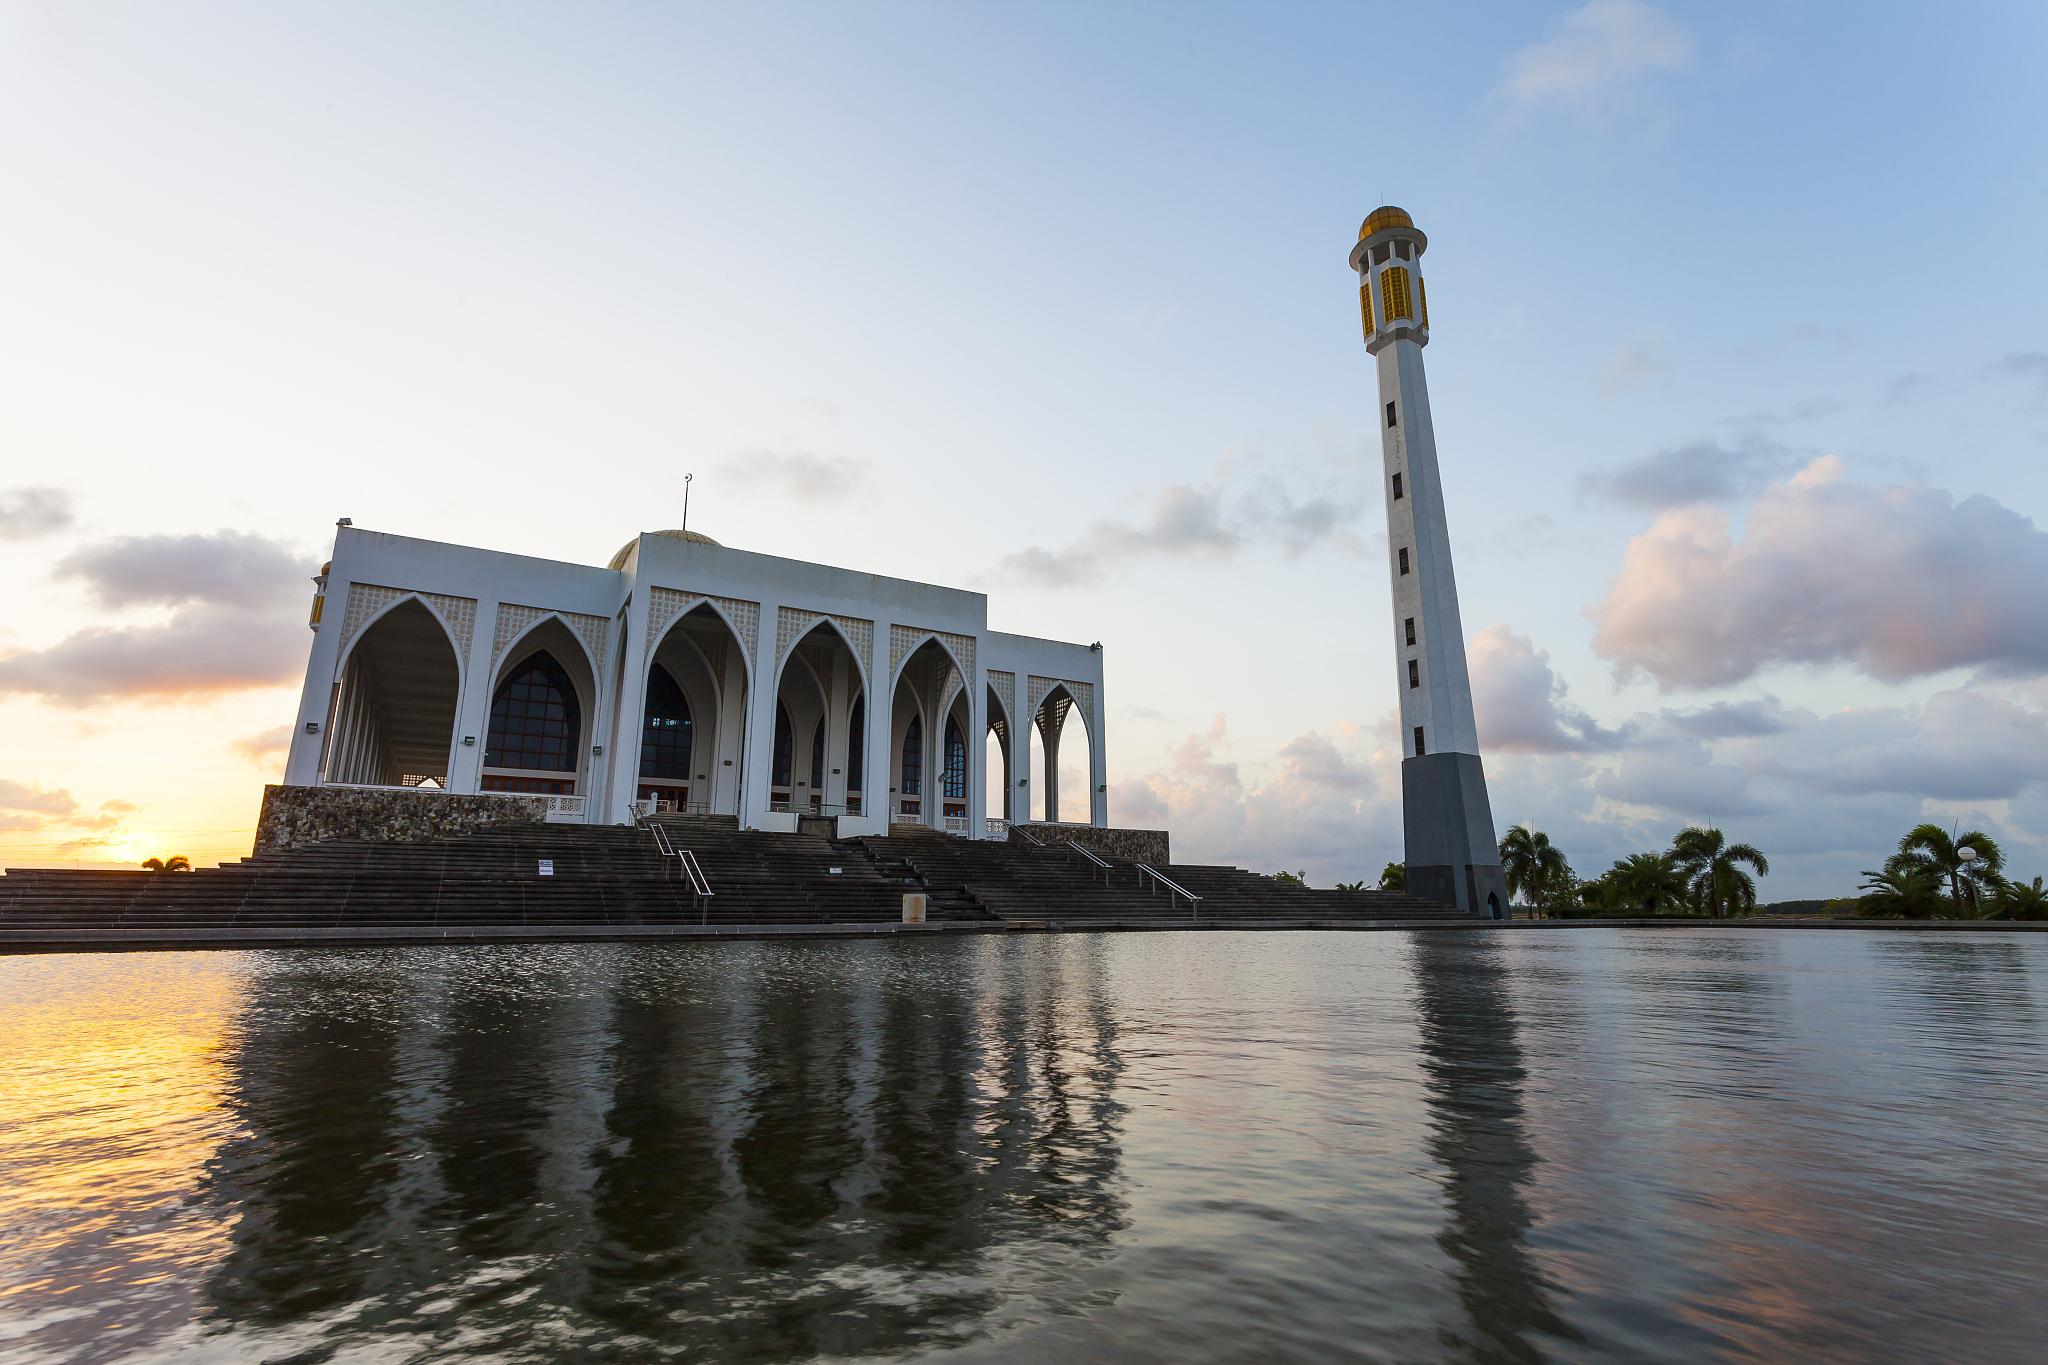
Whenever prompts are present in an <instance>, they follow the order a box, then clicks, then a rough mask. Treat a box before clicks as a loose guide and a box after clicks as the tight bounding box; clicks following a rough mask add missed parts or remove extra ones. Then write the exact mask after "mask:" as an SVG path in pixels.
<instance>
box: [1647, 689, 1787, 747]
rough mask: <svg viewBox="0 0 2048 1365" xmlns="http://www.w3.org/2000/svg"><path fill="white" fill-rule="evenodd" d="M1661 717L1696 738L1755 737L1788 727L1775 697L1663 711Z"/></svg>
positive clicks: (1779, 732)
mask: <svg viewBox="0 0 2048 1365" xmlns="http://www.w3.org/2000/svg"><path fill="white" fill-rule="evenodd" d="M1664 718H1665V719H1666V720H1667V721H1669V722H1670V723H1671V725H1673V726H1674V727H1676V728H1677V729H1678V730H1679V731H1681V732H1682V733H1684V734H1687V735H1691V736H1692V737H1694V738H1695V739H1755V738H1759V737H1761V736H1763V735H1775V734H1781V733H1783V732H1784V731H1785V730H1786V729H1787V728H1788V724H1789V723H1788V722H1787V721H1786V719H1785V717H1784V714H1783V712H1782V711H1780V709H1779V707H1778V703H1777V701H1776V699H1775V698H1770V697H1766V698H1765V699H1763V700H1762V701H1717V702H1715V703H1714V704H1713V705H1711V706H1702V707H1699V708H1698V709H1697V710H1692V711H1666V712H1664Z"/></svg>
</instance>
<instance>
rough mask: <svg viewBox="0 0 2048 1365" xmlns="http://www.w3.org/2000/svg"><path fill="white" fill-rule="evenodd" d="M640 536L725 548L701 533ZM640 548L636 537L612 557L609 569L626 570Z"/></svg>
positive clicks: (679, 532) (655, 533)
mask: <svg viewBox="0 0 2048 1365" xmlns="http://www.w3.org/2000/svg"><path fill="white" fill-rule="evenodd" d="M640 534H641V535H648V536H666V537H667V538H668V539H670V540H686V541H688V542H689V543H690V544H692V545H709V546H710V547H711V548H712V549H714V550H716V549H721V548H723V547H722V546H720V545H719V543H718V542H717V541H715V540H713V539H712V538H711V537H710V536H707V535H705V534H704V533H703V532H701V531H642V532H641V533H640ZM639 548H640V536H634V537H633V538H632V539H631V540H629V541H627V542H626V543H625V544H624V545H621V546H620V547H619V552H618V553H617V554H615V555H613V556H612V562H611V563H610V564H609V565H608V566H607V567H608V568H612V569H623V568H625V567H626V565H628V564H630V563H632V561H633V554H634V552H635V551H637V550H638V549H639Z"/></svg>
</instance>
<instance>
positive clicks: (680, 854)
mask: <svg viewBox="0 0 2048 1365" xmlns="http://www.w3.org/2000/svg"><path fill="white" fill-rule="evenodd" d="M641 823H642V824H643V825H645V826H646V827H647V828H648V829H649V830H652V831H653V833H654V847H655V851H656V852H658V853H660V854H661V859H662V866H663V867H664V868H666V867H668V866H669V862H668V860H669V859H670V858H673V859H675V866H676V867H677V868H680V869H681V872H682V877H683V879H684V880H685V881H687V882H689V884H690V894H691V895H692V896H694V897H695V898H696V901H697V909H698V912H699V918H700V920H701V922H703V923H706V924H708V923H710V921H711V907H710V906H709V905H707V904H706V903H705V902H707V901H709V900H710V899H711V897H712V896H713V895H714V894H715V893H714V892H713V891H712V890H711V879H710V878H709V877H707V876H705V875H704V868H703V865H702V864H700V863H699V862H698V861H697V855H696V854H694V853H692V852H690V850H689V849H687V848H677V847H676V846H675V845H674V844H673V843H671V842H670V841H669V837H668V830H667V829H665V828H663V827H662V824H661V822H660V821H659V820H643V821H642V822H641Z"/></svg>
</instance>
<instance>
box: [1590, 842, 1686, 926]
mask: <svg viewBox="0 0 2048 1365" xmlns="http://www.w3.org/2000/svg"><path fill="white" fill-rule="evenodd" d="M1600 880H1601V882H1602V884H1603V886H1604V888H1605V891H1606V895H1605V897H1604V900H1605V901H1606V903H1607V904H1608V905H1610V906H1612V907H1614V908H1616V909H1620V908H1624V907H1625V908H1627V909H1629V910H1631V911H1634V912H1636V913H1638V914H1644V915H1659V914H1663V913H1665V912H1666V911H1670V910H1682V909H1684V908H1685V892H1686V883H1685V872H1684V871H1683V869H1681V868H1680V867H1679V865H1678V860H1677V859H1675V858H1673V857H1672V856H1671V855H1670V854H1669V853H1631V854H1630V855H1629V856H1628V857H1626V858H1623V859H1621V860H1620V861H1618V862H1616V863H1615V865H1614V866H1613V867H1610V868H1609V869H1607V872H1606V873H1605V875H1603V876H1602V877H1601V878H1600Z"/></svg>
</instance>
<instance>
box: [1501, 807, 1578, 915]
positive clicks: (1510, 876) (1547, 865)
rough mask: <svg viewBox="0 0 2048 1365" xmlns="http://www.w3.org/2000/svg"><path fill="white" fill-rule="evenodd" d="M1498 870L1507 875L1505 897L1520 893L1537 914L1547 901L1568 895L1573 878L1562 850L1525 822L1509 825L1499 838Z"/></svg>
mask: <svg viewBox="0 0 2048 1365" xmlns="http://www.w3.org/2000/svg"><path fill="white" fill-rule="evenodd" d="M1499 853H1500V870H1501V874H1502V875H1503V876H1505V877H1506V878H1507V883H1508V899H1509V900H1513V899H1514V898H1515V897H1516V896H1520V897H1521V898H1522V901H1523V903H1524V904H1526V905H1529V906H1531V907H1533V908H1534V909H1535V910H1536V911H1537V912H1538V913H1541V912H1542V911H1543V909H1544V907H1545V906H1547V905H1548V904H1549V903H1550V902H1551V901H1553V900H1557V899H1562V898H1563V897H1565V896H1568V895H1570V894H1571V889H1572V885H1573V883H1574V882H1575V880H1576V879H1575V878H1574V877H1573V876H1572V865H1571V864H1570V863H1569V862H1567V861H1566V860H1565V856H1564V850H1563V849H1561V848H1559V847H1558V846H1557V845H1555V844H1553V843H1551V842H1550V836H1549V835H1548V834H1545V833H1543V832H1542V831H1541V830H1534V829H1531V828H1529V826H1527V825H1515V826H1512V827H1511V828H1510V829H1509V830H1508V832H1507V833H1506V834H1503V835H1502V836H1501V840H1500V849H1499Z"/></svg>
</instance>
